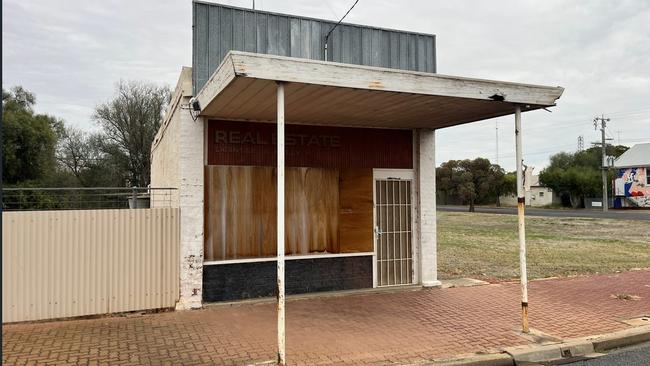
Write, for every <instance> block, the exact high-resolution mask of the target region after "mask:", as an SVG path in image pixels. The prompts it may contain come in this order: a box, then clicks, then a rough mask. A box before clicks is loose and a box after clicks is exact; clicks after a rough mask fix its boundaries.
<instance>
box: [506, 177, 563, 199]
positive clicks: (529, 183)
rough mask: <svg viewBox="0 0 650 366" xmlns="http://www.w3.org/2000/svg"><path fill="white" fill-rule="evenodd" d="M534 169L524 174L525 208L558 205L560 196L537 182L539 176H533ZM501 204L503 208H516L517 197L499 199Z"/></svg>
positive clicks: (509, 196) (510, 196)
mask: <svg viewBox="0 0 650 366" xmlns="http://www.w3.org/2000/svg"><path fill="white" fill-rule="evenodd" d="M534 169H535V168H528V169H527V170H526V173H525V179H524V193H525V198H526V206H530V207H543V206H548V205H551V204H555V203H560V202H561V200H560V196H559V195H558V194H557V193H555V192H553V190H552V189H551V188H549V187H546V186H544V185H542V184H541V183H540V182H539V175H533V170H534ZM501 204H502V205H505V206H516V205H517V196H515V195H508V196H505V197H501Z"/></svg>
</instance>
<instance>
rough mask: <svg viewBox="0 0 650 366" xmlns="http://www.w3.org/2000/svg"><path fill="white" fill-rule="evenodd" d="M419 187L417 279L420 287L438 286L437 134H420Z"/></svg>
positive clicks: (422, 131) (432, 131)
mask: <svg viewBox="0 0 650 366" xmlns="http://www.w3.org/2000/svg"><path fill="white" fill-rule="evenodd" d="M419 136H420V143H419V149H420V152H419V159H418V178H419V182H418V188H419V190H420V195H419V197H420V202H419V204H418V207H419V211H418V212H419V220H418V221H419V231H420V278H421V280H422V286H424V287H437V286H440V281H438V240H437V226H436V224H437V222H436V220H437V215H436V131H435V130H430V129H422V130H420V131H419Z"/></svg>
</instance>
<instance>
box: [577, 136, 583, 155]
mask: <svg viewBox="0 0 650 366" xmlns="http://www.w3.org/2000/svg"><path fill="white" fill-rule="evenodd" d="M584 149H585V137H584V136H582V135H580V136H578V152H580V151H583V150H584Z"/></svg>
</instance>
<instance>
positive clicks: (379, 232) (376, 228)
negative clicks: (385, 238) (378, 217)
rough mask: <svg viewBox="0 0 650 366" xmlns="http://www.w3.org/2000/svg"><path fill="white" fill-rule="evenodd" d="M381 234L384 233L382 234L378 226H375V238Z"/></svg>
mask: <svg viewBox="0 0 650 366" xmlns="http://www.w3.org/2000/svg"><path fill="white" fill-rule="evenodd" d="M383 233H384V232H383V231H381V228H380V227H379V226H375V234H376V235H377V236H380V235H381V234H383Z"/></svg>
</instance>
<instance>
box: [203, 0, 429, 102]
mask: <svg viewBox="0 0 650 366" xmlns="http://www.w3.org/2000/svg"><path fill="white" fill-rule="evenodd" d="M335 24H336V22H331V21H327V20H322V19H313V18H307V17H299V16H294V15H287V14H277V13H271V12H266V11H260V10H252V9H244V8H237V7H232V6H226V5H221V4H211V3H204V2H200V1H194V4H193V27H192V29H193V32H192V33H193V37H192V45H193V47H192V69H193V75H192V78H193V80H192V81H193V85H194V94H195V95H196V92H198V91H199V90H201V88H202V87H203V85H204V84H205V83H206V81H207V80H208V78H209V77H210V75H212V73H213V72H214V71H215V70H216V69H217V67H218V66H219V64H220V63H221V61H222V60H223V58H224V57H225V56H226V54H227V53H228V51H231V50H234V51H247V52H255V53H263V54H271V55H280V56H291V57H301V58H308V59H313V60H324V58H325V35H326V34H327V33H328V32H329V31H330V29H332V27H334V25H335ZM328 50H329V51H328V56H327V60H328V61H334V62H343V63H348V64H357V65H366V66H379V67H388V68H395V69H403V70H412V71H422V72H431V73H434V72H436V39H435V36H434V35H432V34H422V33H416V32H404V31H398V30H391V29H382V28H376V27H368V26H362V25H356V24H346V23H343V24H341V25H339V26H338V27H336V29H335V30H334V31H333V32H332V34H331V35H330V38H329V40H328Z"/></svg>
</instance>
